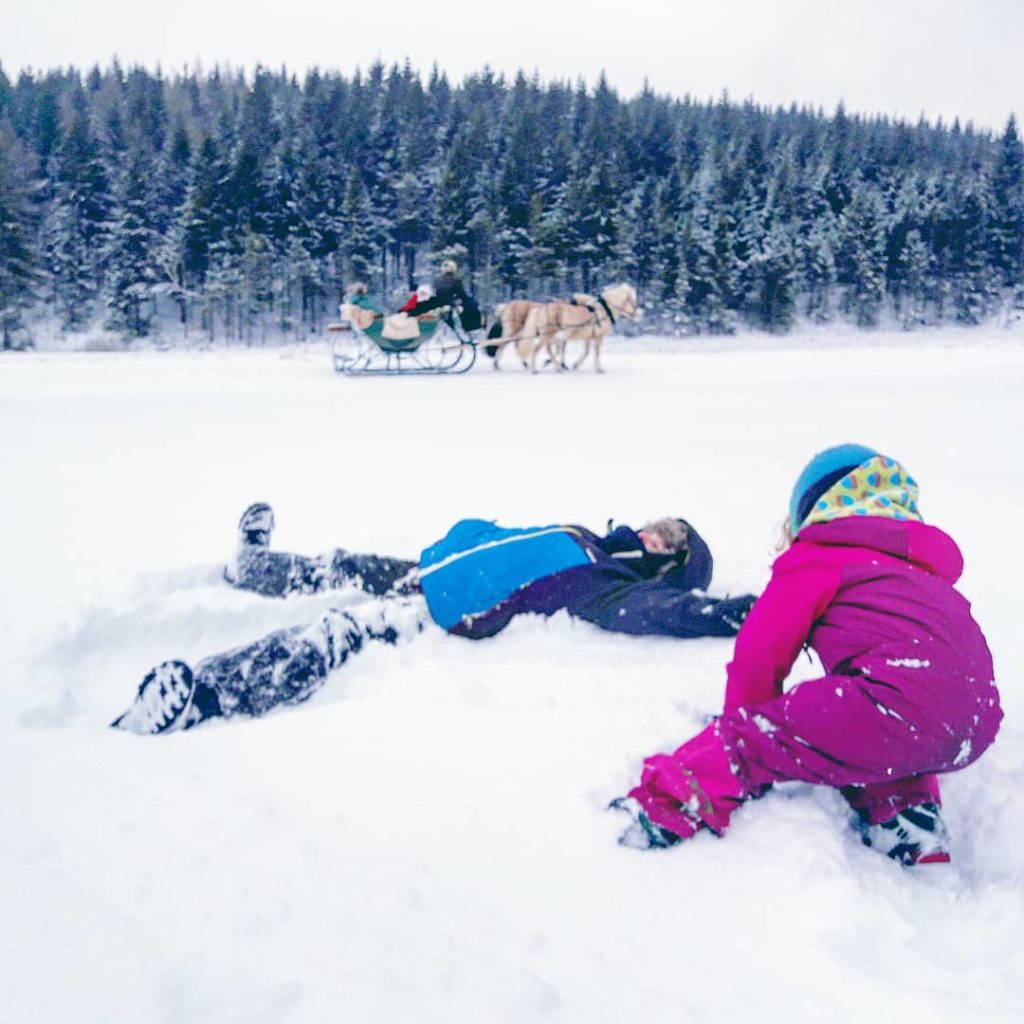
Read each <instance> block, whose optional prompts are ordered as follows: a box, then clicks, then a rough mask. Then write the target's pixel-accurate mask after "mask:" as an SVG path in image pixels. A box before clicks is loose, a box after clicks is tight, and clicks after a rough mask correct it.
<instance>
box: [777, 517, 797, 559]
mask: <svg viewBox="0 0 1024 1024" xmlns="http://www.w3.org/2000/svg"><path fill="white" fill-rule="evenodd" d="M795 540H796V534H795V533H794V532H793V524H792V523H791V522H790V521H789V516H786V518H785V519H783V520H782V522H780V523H779V535H778V537H777V539H776V541H775V551H776V553H777V554H780V555H781V554H782V552H783V551H788V550H789V549H790V548H791V547H792V546H793V541H795Z"/></svg>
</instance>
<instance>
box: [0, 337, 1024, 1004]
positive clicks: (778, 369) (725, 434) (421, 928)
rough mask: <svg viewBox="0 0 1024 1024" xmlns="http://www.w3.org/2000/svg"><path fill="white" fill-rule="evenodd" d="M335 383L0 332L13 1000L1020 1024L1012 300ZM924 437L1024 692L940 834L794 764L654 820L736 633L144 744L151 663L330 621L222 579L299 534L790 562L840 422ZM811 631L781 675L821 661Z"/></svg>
mask: <svg viewBox="0 0 1024 1024" xmlns="http://www.w3.org/2000/svg"><path fill="white" fill-rule="evenodd" d="M507 362H508V367H507V368H506V370H505V371H504V372H502V373H494V372H492V371H491V369H490V367H489V366H488V365H486V363H487V361H486V360H485V359H484V360H482V363H483V365H481V366H479V367H478V368H476V369H474V371H473V372H471V373H470V374H468V375H467V376H465V377H461V378H458V377H457V378H451V379H420V380H412V379H405V380H402V379H394V380H392V379H389V380H349V379H344V378H340V377H337V376H335V375H334V374H333V373H332V372H331V371H330V368H329V360H328V355H327V351H326V349H325V348H323V347H321V346H320V345H310V346H307V347H302V348H294V347H292V348H276V349H268V350H263V351H237V350H235V351H229V350H222V349H217V350H213V351H206V352H191V353H188V352H186V353H182V352H167V353H158V352H137V353H60V352H43V353H35V354H18V355H4V356H3V357H2V358H0V431H2V434H0V436H2V437H3V438H4V442H3V446H2V451H0V480H2V481H3V495H2V501H0V538H2V541H0V543H2V545H3V547H2V551H3V568H4V579H5V584H6V585H5V586H4V588H3V597H2V598H0V601H2V606H0V643H2V644H3V650H4V651H5V654H6V658H5V664H4V674H3V687H4V698H5V699H4V700H3V702H2V705H0V779H2V780H3V782H2V790H3V797H2V800H0V895H2V903H0V908H2V911H3V919H4V926H3V929H2V932H0V935H2V938H0V963H2V964H3V969H2V973H0V979H2V980H0V1007H2V1010H0V1018H2V1019H3V1020H5V1021H8V1020H9V1021H12V1022H19V1024H20V1022H29V1021H31V1022H36V1021H39V1022H64V1021H75V1022H77V1024H89V1022H97V1024H99V1022H110V1021H131V1022H133V1024H137V1022H151V1021H152V1022H167V1024H176V1022H188V1024H195V1022H207V1021H209V1022H214V1021H216V1022H239V1024H243V1022H244V1024H263V1022H266V1024H282V1022H287V1024H293V1022H302V1024H306V1022H309V1024H319V1022H327V1021H345V1022H346V1024H362V1022H373V1024H376V1022H396V1021H410V1020H415V1021H418V1022H438V1024H441V1022H445V1024H448V1022H462V1021H466V1022H469V1021H472V1022H487V1024H504V1022H520V1021H534V1020H538V1021H540V1020H543V1021H560V1022H574V1024H575V1022H587V1024H593V1022H616V1024H618V1022H628V1021H647V1022H651V1021H653V1022H663V1021H664V1022H673V1024H677V1022H680V1021H686V1022H697V1021H723V1020H724V1021H751V1020H756V1021H758V1022H761V1024H763V1022H773V1021H780V1022H781V1021H785V1022H787V1024H792V1022H803V1021H815V1022H817V1021H819V1020H821V1019H828V1020H831V1021H839V1022H844V1021H850V1022H853V1021H860V1020H862V1019H863V1017H864V1015H865V1014H868V1015H870V1016H877V1015H879V1014H881V1015H883V1016H884V1017H885V1018H886V1019H892V1020H900V1019H910V1020H920V1021H927V1022H928V1024H936V1022H945V1021H949V1022H957V1024H961V1022H963V1021H976V1020H985V1021H988V1022H997V1021H1017V1020H1019V1019H1020V1017H1019V1014H1020V1008H1021V1006H1022V1005H1024V813H1022V807H1021V800H1020V792H1021V788H1022V785H1024V729H1022V726H1021V721H1020V714H1021V707H1022V701H1021V687H1022V680H1024V658H1022V648H1021V641H1020V638H1019V637H1020V634H1019V618H1020V616H1019V613H1018V609H1019V588H1020V586H1021V563H1020V560H1019V557H1018V554H1017V552H1018V548H1019V536H1018V535H1019V528H1018V523H1019V516H1020V509H1021V508H1022V507H1024V482H1022V479H1024V478H1022V476H1021V474H1020V473H1019V472H1017V468H1016V467H1017V465H1018V463H1019V452H1018V449H1019V437H1020V433H1021V426H1022V412H1021V410H1022V398H1024V388H1022V381H1024V337H1022V335H1021V333H1020V328H1013V329H1012V330H1004V329H999V328H991V329H976V330H973V331H964V330H943V331H934V332H924V333H919V334H914V335H897V334H886V333H884V332H880V333H877V334H871V335H861V334H856V333H855V332H852V331H847V330H841V331H840V330H837V331H833V332H827V331H822V330H815V331H804V332H798V333H796V334H794V335H791V336H789V337H785V338H781V339H774V338H766V337H756V336H755V337H741V338H737V339H727V340H715V339H694V340H688V341H685V342H675V341H672V340H670V339H637V340H625V339H619V338H613V339H611V340H610V342H609V343H608V345H607V346H606V358H605V364H606V367H607V370H608V372H607V373H606V374H605V375H604V376H598V375H596V374H593V373H592V372H587V371H581V372H580V373H578V374H574V375H563V376H558V375H556V374H553V373H545V374H542V375H538V376H536V377H531V376H529V375H527V374H524V373H522V372H520V371H518V370H516V369H514V368H512V367H511V361H507ZM844 440H856V441H861V442H863V443H866V444H870V445H874V446H876V447H880V448H882V449H884V450H885V451H887V452H892V453H893V454H895V455H897V456H899V457H900V458H901V459H902V460H903V461H904V462H905V463H906V465H907V466H909V467H912V471H913V473H914V475H915V476H916V477H917V479H918V480H920V481H921V486H922V509H923V511H924V514H925V516H926V518H927V519H928V520H929V521H931V522H935V523H937V524H939V525H941V526H943V527H944V528H945V529H947V530H948V531H949V532H950V533H951V534H952V535H953V536H954V537H955V538H956V539H957V541H958V542H959V543H960V545H961V547H962V549H963V551H964V554H965V557H966V563H967V569H966V573H965V575H964V579H963V581H962V584H961V589H962V590H963V592H964V593H965V594H966V595H967V596H968V597H969V598H970V599H971V600H972V601H973V602H974V608H975V612H976V614H977V617H978V618H979V620H980V621H981V623H982V624H983V626H984V628H985V630H986V633H987V636H988V639H989V643H990V646H991V648H992V650H993V653H994V656H995V661H996V670H997V679H998V680H999V681H1000V683H1001V687H1002V693H1003V699H1004V707H1005V710H1006V712H1007V718H1006V721H1005V724H1004V727H1003V732H1002V735H1001V736H1000V739H999V741H998V742H997V744H996V746H995V747H994V748H993V749H992V750H991V751H989V752H988V753H987V754H986V755H985V756H984V757H983V758H982V759H981V760H980V761H979V762H978V763H977V764H975V765H972V766H970V767H969V768H967V769H966V770H965V771H964V772H962V773H960V774H956V775H954V776H951V777H950V778H949V779H948V781H947V782H946V784H945V790H944V792H945V815H946V818H947V821H948V823H949V825H950V828H951V831H952V836H953V839H952V842H953V850H952V852H953V857H954V862H953V864H952V866H950V867H933V868H929V869H926V870H925V869H922V870H920V871H919V872H917V873H915V872H908V871H906V870H904V869H902V868H900V867H899V866H898V865H896V864H894V863H891V862H888V861H886V860H885V859H884V858H882V857H880V856H879V855H878V854H876V853H874V852H872V851H871V850H868V849H866V848H864V847H862V846H861V845H860V844H859V840H858V838H857V836H856V835H855V834H854V832H853V831H852V830H851V829H850V828H848V827H847V811H846V808H845V805H844V803H843V801H842V800H841V798H840V797H839V796H838V795H837V794H835V793H833V792H831V791H828V790H824V789H818V790H816V789H813V788H811V787H807V786H782V787H778V788H777V789H776V791H775V792H773V793H771V794H770V795H768V796H767V797H766V798H765V799H763V800H760V801H757V802H755V803H753V804H751V805H750V806H749V807H747V808H744V809H743V810H742V811H741V812H740V813H738V814H737V815H736V817H735V818H734V822H733V826H732V828H731V829H730V831H729V833H728V835H727V836H726V837H725V838H723V839H721V840H717V839H715V838H713V837H711V836H709V835H702V836H700V837H698V838H697V839H695V840H693V841H692V842H689V843H686V844H684V845H682V846H680V847H678V848H676V849H673V850H670V851H664V852H660V853H654V854H645V853H639V852H637V851H633V850H626V849H623V848H621V847H619V846H617V845H616V842H615V839H616V836H617V835H618V833H619V831H620V830H621V829H622V828H623V827H624V825H625V822H624V821H623V820H622V817H621V816H620V815H616V814H613V813H607V812H605V810H604V807H605V805H606V804H607V802H608V801H609V800H610V799H612V798H613V797H615V796H619V795H621V794H623V793H624V792H625V791H626V789H627V788H628V787H629V786H630V785H631V784H632V783H633V781H634V780H635V779H636V777H637V774H638V771H639V767H640V763H641V760H642V758H643V757H644V756H645V755H647V754H650V753H654V752H657V751H659V750H671V749H673V748H674V746H675V745H676V744H678V743H679V742H681V741H682V740H684V739H686V738H687V737H688V736H690V735H691V734H692V733H693V732H695V731H696V730H697V729H698V728H699V727H700V726H701V724H702V723H703V722H704V721H705V720H706V716H707V715H709V714H712V713H714V712H715V711H716V710H717V709H718V708H719V707H720V703H721V698H722V688H723V687H722V683H723V667H724V665H725V663H726V662H727V661H728V659H729V655H730V644H729V643H728V642H726V641H720V640H701V641H672V640H667V639H634V638H629V637H623V636H616V635H613V634H610V633H604V632H601V631H599V630H597V629H595V628H592V627H590V626H588V625H586V624H582V623H578V622H574V621H572V620H570V619H569V618H568V617H567V616H565V615H559V616H556V617H554V618H553V619H551V620H548V621H542V620H536V619H522V620H518V621H515V622H513V623H512V625H511V626H510V627H509V628H508V629H507V630H506V631H505V632H504V633H502V634H501V635H500V636H498V637H496V638H494V639H492V640H489V641H484V642H480V643H471V642H469V641H466V640H461V639H457V638H453V637H449V636H446V635H445V634H443V633H442V632H441V631H440V630H438V629H436V628H433V627H431V628H429V629H428V630H426V631H425V632H424V633H423V634H422V635H420V636H418V637H415V638H413V639H412V640H411V641H410V642H409V643H406V644H402V645H399V646H398V647H395V648H385V647H383V646H381V647H378V648H369V649H367V650H366V651H364V652H363V653H362V654H360V655H359V657H357V658H355V659H354V660H352V661H350V662H349V663H348V664H347V665H345V666H344V667H343V669H342V670H341V671H339V672H338V673H336V674H335V675H334V676H333V677H332V678H331V680H330V681H329V684H328V685H327V687H326V688H325V689H324V690H323V691H322V692H321V693H320V694H319V695H318V696H317V697H316V698H314V700H312V701H311V702H309V703H308V704H307V705H305V706H303V707H302V708H299V709H293V710H286V711H283V712H281V713H276V714H273V715H271V716H269V717H268V718H266V719H263V720H261V721H255V722H246V721H241V722H230V723H223V724H216V725H211V726H208V727H204V728H201V729H196V730H193V731H191V732H189V733H184V734H174V735H169V736H165V737H156V738H148V737H147V738H140V737H137V736H133V735H130V734H127V733H121V732H117V731H113V730H110V729H107V728H106V724H107V723H108V722H109V721H110V720H111V719H112V718H114V717H115V715H117V714H119V713H120V712H122V711H123V710H124V709H125V708H126V706H127V704H128V702H129V701H130V700H131V698H132V696H133V694H134V691H135V688H136V686H137V684H138V682H139V680H140V679H141V677H142V676H143V674H144V673H145V672H146V670H147V669H148V668H149V667H151V666H152V665H153V664H155V663H156V662H158V661H160V660H162V659H165V658H170V657H177V658H183V659H186V660H197V659H199V658H201V657H203V656H204V655H206V654H209V653H212V652H214V651H217V650H221V649H224V648H226V647H229V646H233V645H236V644H239V643H243V642H245V641H247V640H249V639H252V638H255V637H258V636H260V635H262V634H264V633H266V632H268V631H269V630H271V629H273V628H276V627H279V626H283V625H288V624H292V623H300V622H307V621H310V620H312V619H313V618H315V616H316V614H317V611H318V610H319V609H321V608H323V607H326V606H328V605H329V604H330V603H331V600H332V599H331V598H330V597H329V596H328V597H322V596H321V597H314V598H304V599H289V600H287V601H278V602H273V601H268V600H265V599H261V598H258V597H256V596H253V595H247V594H243V593H238V592H235V591H233V590H231V589H230V588H229V587H228V586H227V585H225V584H224V583H223V581H222V580H221V578H220V568H219V567H220V565H221V563H222V562H223V561H224V560H225V558H226V557H228V556H229V554H230V553H231V549H232V547H233V543H234V530H235V523H236V521H237V517H238V515H239V513H240V512H241V510H242V509H243V508H244V507H245V506H246V505H247V504H248V503H249V502H251V501H254V500H257V499H261V500H265V501H269V502H271V503H272V504H273V506H274V509H275V512H276V515H277V522H278V529H277V532H276V534H275V537H274V544H275V546H278V547H281V548H283V549H291V550H299V551H308V552H310V553H314V552H317V551H320V550H325V549H328V548H331V547H333V546H335V545H344V546H346V547H348V548H350V549H352V550H357V551H359V550H366V551H381V552H385V553H390V554H397V555H407V556H415V555H417V554H418V552H419V550H420V549H421V548H422V547H424V546H426V544H428V543H429V542H431V541H432V540H434V539H436V538H437V537H439V536H440V535H441V534H442V533H444V532H445V530H446V529H447V528H448V526H450V525H451V523H453V522H454V521H455V520H457V519H459V518H463V517H467V516H479V517H484V518H496V519H498V520H500V521H501V522H502V523H505V524H508V525H525V524H537V525H539V524H545V523H552V522H580V523H583V524H585V525H589V526H591V527H594V528H597V529H602V528H603V527H604V525H605V522H606V520H607V518H608V517H609V516H614V517H615V518H616V520H618V521H622V522H629V523H633V524H637V523H640V522H644V521H646V520H647V519H650V518H654V517H657V516H662V515H684V516H686V517H688V518H690V519H691V520H692V521H693V523H694V524H695V525H696V526H697V528H698V529H699V530H700V531H701V532H702V533H703V535H704V536H705V537H706V538H707V540H708V541H709V543H710V544H711V547H712V550H713V551H714V553H715V556H716V575H715V581H714V584H713V586H712V588H711V592H712V593H718V594H722V593H726V592H731V593H740V592H743V591H746V590H756V589H758V588H760V587H761V586H763V584H764V583H765V581H766V579H767V574H768V567H769V565H770V562H771V558H772V555H773V548H774V545H775V543H776V538H777V536H778V526H779V523H780V521H781V520H782V518H783V516H784V513H785V509H786V505H787V500H788V493H789V488H790V485H791V483H792V481H793V479H794V478H795V475H796V474H797V472H798V471H799V470H800V468H801V467H802V465H803V463H804V462H805V461H806V459H807V458H808V457H809V456H810V455H811V454H812V453H813V452H814V451H816V450H819V449H820V448H823V447H825V446H827V445H829V444H833V443H837V442H840V441H844ZM815 670H816V669H815V665H814V664H813V663H812V662H810V661H809V660H808V659H806V658H802V657H801V658H800V659H799V660H798V662H797V666H796V670H795V671H796V672H797V673H800V674H801V675H802V676H804V677H806V676H809V675H811V674H813V673H814V672H815Z"/></svg>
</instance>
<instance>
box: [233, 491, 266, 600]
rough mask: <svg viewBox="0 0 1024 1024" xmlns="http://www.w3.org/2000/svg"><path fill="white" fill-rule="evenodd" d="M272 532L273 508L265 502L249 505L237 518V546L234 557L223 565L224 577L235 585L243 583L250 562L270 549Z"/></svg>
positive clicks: (253, 561) (255, 560)
mask: <svg viewBox="0 0 1024 1024" xmlns="http://www.w3.org/2000/svg"><path fill="white" fill-rule="evenodd" d="M273 532H274V510H273V509H272V508H271V507H270V506H269V505H268V504H267V503H266V502H265V501H257V502H254V503H253V504H252V505H250V506H249V507H248V508H247V509H246V510H245V511H244V512H243V513H242V518H241V519H239V520H238V547H237V548H236V549H235V557H234V558H233V559H232V560H231V561H230V562H228V563H227V564H225V566H224V579H226V580H227V581H228V583H231V584H234V585H236V586H239V585H244V581H245V577H246V570H247V569H249V568H250V563H255V562H257V560H259V559H261V558H262V557H263V552H265V551H269V549H270V535H271V533H273Z"/></svg>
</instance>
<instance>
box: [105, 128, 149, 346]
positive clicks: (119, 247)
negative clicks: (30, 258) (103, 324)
mask: <svg viewBox="0 0 1024 1024" xmlns="http://www.w3.org/2000/svg"><path fill="white" fill-rule="evenodd" d="M154 205H155V204H154V200H153V156H152V153H150V152H149V151H148V150H146V149H144V148H142V147H141V146H140V147H139V148H137V149H136V150H135V151H134V152H133V153H132V155H131V162H130V163H129V165H128V168H127V171H126V173H125V175H124V177H123V179H122V183H121V186H120V188H119V195H118V196H117V205H116V208H115V212H114V220H113V223H112V228H111V232H110V235H109V240H108V243H107V248H106V252H105V253H104V263H105V266H106V280H105V285H104V291H103V300H104V304H105V305H106V307H107V310H108V317H107V326H108V327H109V328H111V329H112V330H115V331H120V332H121V333H122V334H123V335H125V336H126V337H129V338H141V337H143V336H144V335H146V334H148V333H149V326H150V321H151V320H152V298H153V288H154V286H155V285H156V284H157V283H158V282H159V281H160V278H161V275H160V271H159V266H158V260H159V248H160V236H159V234H158V232H157V230H156V227H155V225H154Z"/></svg>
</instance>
